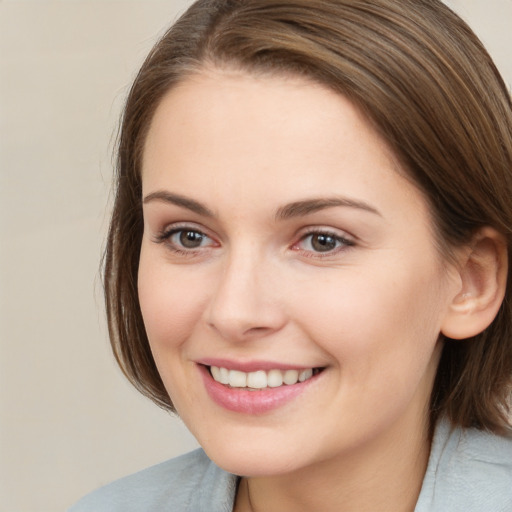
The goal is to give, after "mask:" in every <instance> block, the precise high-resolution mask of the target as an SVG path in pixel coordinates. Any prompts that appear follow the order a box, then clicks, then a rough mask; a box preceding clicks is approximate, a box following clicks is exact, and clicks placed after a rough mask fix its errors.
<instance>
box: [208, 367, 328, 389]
mask: <svg viewBox="0 0 512 512" xmlns="http://www.w3.org/2000/svg"><path fill="white" fill-rule="evenodd" d="M208 370H209V372H210V375H211V376H212V378H213V380H215V381H216V382H218V383H219V384H224V385H225V386H228V387H230V388H241V389H246V390H249V391H259V390H262V389H268V388H279V387H281V386H292V385H294V384H297V383H299V382H305V381H307V380H309V379H311V378H312V377H314V376H315V375H318V374H319V373H320V372H321V371H323V370H324V368H306V369H300V370H278V369H275V370H268V371H265V370H258V371H255V372H242V371H239V370H228V369H227V368H222V367H218V366H209V367H208Z"/></svg>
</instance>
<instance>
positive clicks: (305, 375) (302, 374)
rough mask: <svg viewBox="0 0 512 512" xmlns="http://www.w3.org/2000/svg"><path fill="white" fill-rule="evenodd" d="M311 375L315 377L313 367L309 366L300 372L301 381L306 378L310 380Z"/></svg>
mask: <svg viewBox="0 0 512 512" xmlns="http://www.w3.org/2000/svg"><path fill="white" fill-rule="evenodd" d="M311 377H313V370H312V369H311V368H308V369H307V370H302V371H301V372H300V373H299V382H304V381H305V380H308V379H310V378H311Z"/></svg>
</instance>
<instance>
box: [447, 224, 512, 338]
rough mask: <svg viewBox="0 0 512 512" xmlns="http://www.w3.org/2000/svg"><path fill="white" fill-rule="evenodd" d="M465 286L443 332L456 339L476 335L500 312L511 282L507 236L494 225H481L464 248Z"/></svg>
mask: <svg viewBox="0 0 512 512" xmlns="http://www.w3.org/2000/svg"><path fill="white" fill-rule="evenodd" d="M460 254H461V256H460V258H459V260H458V263H459V266H458V273H459V276H460V280H461V289H460V291H459V293H458V294H457V295H456V296H455V297H454V299H453V301H452V302H451V304H450V305H449V308H448V311H447V314H446V316H445V318H444V319H443V324H442V326H441V332H442V333H443V334H444V335H445V336H447V337H448V338H452V339H458V340H460V339H465V338H470V337H471V336H476V335H477V334H479V333H481V332H482V331H483V330H485V329H486V328H487V327H488V326H489V325H490V324H491V323H492V321H493V320H494V318H495V317H496V315H497V314H498V310H499V309H500V306H501V303H502V302H503V298H504V297H505V290H506V286H507V272H508V262H507V244H506V240H505V237H504V236H503V235H501V234H500V233H499V232H498V231H496V230H495V229H493V228H490V227H484V228H481V229H479V230H478V231H477V232H476V234H475V235H474V237H473V239H472V241H471V243H470V244H469V245H468V246H465V247H464V248H462V250H461V251H460Z"/></svg>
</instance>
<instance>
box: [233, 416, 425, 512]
mask: <svg viewBox="0 0 512 512" xmlns="http://www.w3.org/2000/svg"><path fill="white" fill-rule="evenodd" d="M409 427H410V426H409ZM407 432H409V433H410V432H411V430H410V428H406V429H405V430H403V429H400V428H399V429H396V425H395V428H393V429H390V432H389V433H388V434H387V435H385V436H384V437H381V438H379V439H378V440H375V441H372V442H371V443H368V444H367V445H366V446H365V447H364V450H363V451H361V449H359V450H357V453H348V454H347V453H345V454H343V455H340V456H338V457H335V458H332V459H329V460H325V461H322V462H321V463H317V464H314V465H311V466H308V467H306V468H301V469H300V470H298V471H294V472H293V473H291V474H286V475H277V476H276V475H274V476H271V477H254V478H243V479H242V480H241V483H240V486H239V491H238V494H237V500H236V506H235V508H234V512H263V511H264V512H292V511H293V512H311V511H313V510H318V509H319V506H318V505H319V504H321V510H322V511H323V512H340V511H342V512H375V510H379V511H380V512H388V511H389V512H391V511H392V512H413V511H414V508H415V505H416V502H417V499H418V495H419V493H420V490H421V484H422V481H423V477H424V474H425V471H426V466H427V461H428V456H429V452H430V442H429V438H428V429H427V428H426V427H425V428H424V429H423V432H422V435H421V436H417V435H415V436H412V435H410V434H409V435H408V434H407ZM416 432H417V431H416ZM354 452H355V451H354Z"/></svg>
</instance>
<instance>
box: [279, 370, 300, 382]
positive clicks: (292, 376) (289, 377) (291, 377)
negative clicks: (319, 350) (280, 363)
mask: <svg viewBox="0 0 512 512" xmlns="http://www.w3.org/2000/svg"><path fill="white" fill-rule="evenodd" d="M298 380H299V372H298V370H286V371H285V372H284V377H283V382H284V383H285V384H288V385H289V386H291V385H292V384H296V383H297V381H298Z"/></svg>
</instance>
